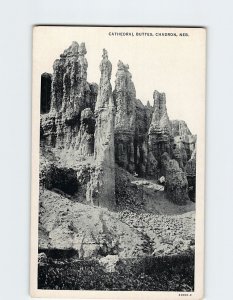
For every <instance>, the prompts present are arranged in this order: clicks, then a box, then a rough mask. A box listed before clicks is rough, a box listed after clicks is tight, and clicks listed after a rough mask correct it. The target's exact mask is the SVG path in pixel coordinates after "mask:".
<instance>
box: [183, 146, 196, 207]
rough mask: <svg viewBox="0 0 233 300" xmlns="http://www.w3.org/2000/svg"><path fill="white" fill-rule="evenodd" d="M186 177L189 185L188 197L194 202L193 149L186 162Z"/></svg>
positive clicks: (194, 161)
mask: <svg viewBox="0 0 233 300" xmlns="http://www.w3.org/2000/svg"><path fill="white" fill-rule="evenodd" d="M185 171H186V175H187V180H188V185H189V197H190V199H191V200H192V201H193V202H195V199H196V149H194V151H193V153H192V156H191V158H190V159H189V160H188V162H187V165H186V168H185Z"/></svg>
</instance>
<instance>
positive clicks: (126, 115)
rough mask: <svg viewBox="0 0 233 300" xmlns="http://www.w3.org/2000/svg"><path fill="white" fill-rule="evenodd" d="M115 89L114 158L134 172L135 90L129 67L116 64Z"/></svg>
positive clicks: (120, 63)
mask: <svg viewBox="0 0 233 300" xmlns="http://www.w3.org/2000/svg"><path fill="white" fill-rule="evenodd" d="M117 67H118V70H117V73H116V81H115V89H114V92H113V97H114V102H115V105H116V118H115V129H114V131H115V145H116V147H115V157H116V162H117V163H118V164H119V165H120V166H121V167H123V168H125V169H127V170H128V171H130V172H133V171H134V170H135V164H134V134H135V115H136V113H135V101H136V90H135V87H134V84H133V81H132V75H131V73H130V72H129V66H128V65H126V64H123V63H122V61H119V62H118V65H117Z"/></svg>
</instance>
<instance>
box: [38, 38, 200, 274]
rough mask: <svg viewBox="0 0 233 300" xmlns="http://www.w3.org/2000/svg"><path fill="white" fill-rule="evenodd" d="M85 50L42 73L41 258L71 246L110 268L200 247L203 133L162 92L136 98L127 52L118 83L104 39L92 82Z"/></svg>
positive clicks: (77, 48) (80, 47)
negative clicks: (172, 113) (173, 116)
mask: <svg viewBox="0 0 233 300" xmlns="http://www.w3.org/2000/svg"><path fill="white" fill-rule="evenodd" d="M86 53H87V50H86V47H85V44H84V43H80V44H78V43H77V42H73V43H72V45H71V46H70V47H69V48H68V49H66V50H65V51H64V52H63V53H62V54H61V55H60V58H58V59H56V60H55V62H54V64H53V74H48V73H43V74H42V75H41V117H40V198H39V252H40V256H41V259H42V258H44V259H46V257H47V256H49V255H50V254H51V253H52V252H53V251H57V252H56V253H58V254H59V251H60V252H61V253H62V252H64V251H66V250H67V251H71V252H72V253H73V254H74V256H75V257H76V258H77V259H79V260H80V259H93V258H95V259H96V260H98V261H99V262H100V263H101V264H103V266H105V267H106V270H107V271H109V270H110V271H111V272H112V271H114V265H115V262H117V261H118V260H119V259H126V258H138V257H145V256H164V255H168V256H170V255H171V256H172V255H176V254H181V253H187V252H190V251H194V244H195V243H194V238H195V237H194V231H195V188H196V187H195V182H196V136H195V135H193V134H192V133H191V132H190V130H189V128H188V126H187V124H186V123H185V121H183V120H170V119H169V113H168V112H167V108H166V95H165V93H164V92H159V91H157V90H156V87H155V90H154V92H153V94H152V95H151V97H153V104H152V105H151V104H150V102H149V101H148V103H147V105H143V103H142V102H141V101H140V100H139V99H137V97H136V88H135V86H134V83H133V78H132V74H131V73H130V71H129V66H128V65H127V64H126V63H123V62H122V61H119V62H118V65H117V67H118V70H117V73H116V78H115V86H114V87H113V88H112V86H111V82H110V80H111V76H112V64H111V62H110V60H109V57H108V53H107V51H106V50H105V49H103V55H102V60H101V58H100V61H101V62H100V67H99V68H100V80H99V83H98V84H97V83H89V82H87V71H88V62H87V59H86V58H85V55H86ZM142 71H143V66H142ZM145 76H146V74H145ZM145 88H146V87H145ZM181 109H182V108H181ZM49 253H50V254H49ZM109 262H111V264H110V266H111V267H109V268H108V266H109Z"/></svg>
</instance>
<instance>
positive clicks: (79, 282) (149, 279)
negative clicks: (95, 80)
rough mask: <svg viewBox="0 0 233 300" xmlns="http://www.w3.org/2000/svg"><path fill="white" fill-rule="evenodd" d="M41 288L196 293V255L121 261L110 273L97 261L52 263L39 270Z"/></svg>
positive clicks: (61, 260)
mask: <svg viewBox="0 0 233 300" xmlns="http://www.w3.org/2000/svg"><path fill="white" fill-rule="evenodd" d="M38 288H39V289H52V290H54V289H55V290H111V291H124V290H129V291H130V290H135V291H177V292H181V291H182V292H190V291H193V290H194V253H191V252H190V253H186V254H182V255H174V256H163V257H144V258H139V259H136V258H134V259H125V260H120V261H119V263H118V265H117V267H116V271H115V272H113V273H106V272H105V271H104V269H103V268H102V267H101V266H100V265H99V263H98V261H97V260H74V259H60V260H54V259H52V258H49V259H48V263H46V264H45V265H43V266H39V269H38Z"/></svg>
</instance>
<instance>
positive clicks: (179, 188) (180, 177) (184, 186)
mask: <svg viewBox="0 0 233 300" xmlns="http://www.w3.org/2000/svg"><path fill="white" fill-rule="evenodd" d="M161 159H162V168H163V172H164V175H165V178H166V182H165V190H166V192H167V195H168V198H169V199H170V200H171V201H172V202H174V203H176V204H179V205H184V204H186V203H187V201H188V200H189V197H188V181H187V177H186V174H185V172H184V171H183V170H182V169H181V168H180V167H179V164H178V162H177V161H176V160H175V159H170V157H169V155H168V154H167V153H164V154H163V155H162V158H161Z"/></svg>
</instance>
